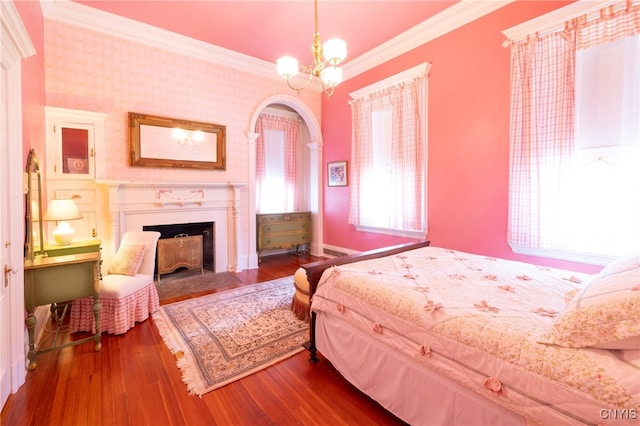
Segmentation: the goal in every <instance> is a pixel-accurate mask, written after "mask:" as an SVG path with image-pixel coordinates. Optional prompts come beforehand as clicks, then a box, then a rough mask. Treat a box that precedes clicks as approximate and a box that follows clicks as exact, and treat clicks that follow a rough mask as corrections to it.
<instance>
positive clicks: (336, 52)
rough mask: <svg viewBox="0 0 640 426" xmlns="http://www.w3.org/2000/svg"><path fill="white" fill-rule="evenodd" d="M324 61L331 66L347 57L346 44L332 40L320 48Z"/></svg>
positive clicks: (339, 40) (335, 39) (337, 39)
mask: <svg viewBox="0 0 640 426" xmlns="http://www.w3.org/2000/svg"><path fill="white" fill-rule="evenodd" d="M322 53H323V55H324V60H325V61H327V62H329V63H330V64H331V65H337V64H339V63H340V62H342V61H344V58H346V57H347V42H346V41H344V40H341V39H339V38H332V39H331V40H327V41H325V42H324V45H323V46H322Z"/></svg>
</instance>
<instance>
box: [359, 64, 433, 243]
mask: <svg viewBox="0 0 640 426" xmlns="http://www.w3.org/2000/svg"><path fill="white" fill-rule="evenodd" d="M428 65H429V64H422V65H420V66H418V67H415V68H412V69H410V70H408V71H406V72H404V73H401V74H398V75H396V76H393V77H391V78H389V79H386V80H383V81H381V82H379V83H377V84H375V85H372V86H369V87H367V88H364V89H362V90H359V91H357V92H354V93H352V94H351V97H352V98H353V100H352V102H351V111H352V119H353V127H352V144H351V188H350V191H351V192H350V205H349V223H351V224H353V225H354V226H355V227H356V229H358V230H360V231H369V232H379V233H387V234H394V235H402V236H411V237H416V238H422V237H424V235H425V234H426V230H427V220H426V217H427V209H426V199H427V198H426V188H427V185H426V176H427V166H426V164H427V161H426V157H427V155H426V152H427V150H426V99H427V96H426V80H427V78H426V75H427V72H428Z"/></svg>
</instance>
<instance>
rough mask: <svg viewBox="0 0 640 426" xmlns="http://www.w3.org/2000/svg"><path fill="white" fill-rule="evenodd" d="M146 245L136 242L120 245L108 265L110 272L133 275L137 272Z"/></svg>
mask: <svg viewBox="0 0 640 426" xmlns="http://www.w3.org/2000/svg"><path fill="white" fill-rule="evenodd" d="M146 248H147V246H145V245H137V244H125V245H121V246H120V248H119V249H118V253H116V257H115V258H114V259H113V262H111V266H110V267H109V273H110V274H120V275H130V276H134V275H135V274H137V273H138V269H140V265H142V258H143V257H144V252H145V249H146Z"/></svg>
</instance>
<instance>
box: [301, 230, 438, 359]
mask: <svg viewBox="0 0 640 426" xmlns="http://www.w3.org/2000/svg"><path fill="white" fill-rule="evenodd" d="M429 244H430V241H428V240H422V241H419V242H417V243H404V244H398V245H395V246H391V247H383V248H379V249H374V250H368V251H364V252H361V253H355V254H350V255H347V256H340V257H336V258H333V259H327V260H319V261H317V262H312V263H306V264H304V265H301V268H303V269H304V270H305V271H306V273H307V281H308V282H309V300H311V297H313V294H314V293H315V292H316V288H317V287H318V282H319V281H320V277H322V273H323V272H324V271H325V270H326V269H328V268H331V267H333V266H338V265H345V264H347V263H353V262H359V261H361V260H369V259H376V258H379V257H384V256H390V255H394V254H398V253H402V252H404V251H408V250H414V249H418V248H421V247H427V246H428V245H429ZM310 321H311V323H310V327H309V342H308V343H307V344H306V345H305V348H306V349H307V350H308V351H309V361H310V362H312V363H316V362H318V361H319V359H318V349H317V348H316V313H315V312H311V320H310Z"/></svg>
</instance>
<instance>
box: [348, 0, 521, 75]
mask: <svg viewBox="0 0 640 426" xmlns="http://www.w3.org/2000/svg"><path fill="white" fill-rule="evenodd" d="M514 1H515V0H492V1H478V0H461V1H459V2H458V3H456V4H454V5H453V6H450V7H448V8H446V9H445V10H443V11H442V12H440V13H437V14H435V15H433V16H432V17H430V18H428V19H426V20H424V21H422V22H421V23H420V24H418V25H416V26H415V27H413V28H410V29H408V30H407V31H405V32H404V33H402V34H400V35H398V36H396V37H394V38H392V39H391V40H389V41H387V42H385V43H382V44H381V45H379V46H377V47H375V48H373V49H371V50H370V51H368V52H367V53H365V54H363V55H360V56H358V57H357V58H355V59H353V60H351V61H349V62H348V63H346V64H345V65H344V66H343V71H344V79H345V80H347V79H349V78H353V77H355V76H357V75H358V74H361V73H363V72H365V71H368V70H370V69H371V68H374V67H376V66H378V65H380V64H382V63H384V62H387V61H389V60H391V59H393V58H395V57H397V56H399V55H402V54H403V53H406V52H408V51H410V50H412V49H415V48H416V47H418V46H422V45H423V44H426V43H428V42H430V41H431V40H435V39H436V38H438V37H440V36H443V35H444V34H446V33H448V32H450V31H453V30H455V29H456V28H460V27H462V26H463V25H466V24H468V23H469V22H472V21H475V20H476V19H479V18H481V17H482V16H484V15H487V14H489V13H491V12H494V11H496V10H498V9H500V8H502V7H504V6H506V5H508V4H509V3H513V2H514Z"/></svg>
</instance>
